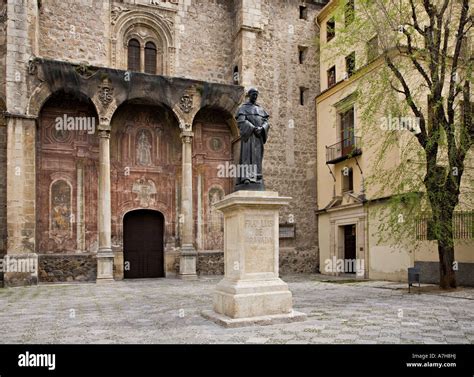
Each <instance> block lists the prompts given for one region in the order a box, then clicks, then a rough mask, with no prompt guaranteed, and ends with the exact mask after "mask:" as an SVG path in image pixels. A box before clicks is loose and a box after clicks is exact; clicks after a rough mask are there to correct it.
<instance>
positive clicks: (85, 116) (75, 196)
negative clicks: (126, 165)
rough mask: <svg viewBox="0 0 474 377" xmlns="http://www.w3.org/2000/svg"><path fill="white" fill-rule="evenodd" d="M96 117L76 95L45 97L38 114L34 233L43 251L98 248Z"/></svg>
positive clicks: (87, 101)
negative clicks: (35, 226)
mask: <svg viewBox="0 0 474 377" xmlns="http://www.w3.org/2000/svg"><path fill="white" fill-rule="evenodd" d="M98 125H99V122H98V116H97V112H96V110H95V107H94V105H93V103H92V101H91V100H90V99H89V98H87V97H86V96H84V95H82V94H80V93H65V92H63V91H60V92H56V93H54V94H52V95H50V96H49V98H48V99H47V100H46V102H45V103H44V105H43V106H42V108H41V110H40V113H39V117H38V131H37V133H36V137H37V143H36V145H37V148H36V208H37V211H36V224H37V228H36V237H37V245H38V251H39V252H40V253H44V254H50V253H63V252H64V253H71V252H95V251H97V184H98V183H97V177H98V170H97V167H98V150H99V144H98V138H97V128H98Z"/></svg>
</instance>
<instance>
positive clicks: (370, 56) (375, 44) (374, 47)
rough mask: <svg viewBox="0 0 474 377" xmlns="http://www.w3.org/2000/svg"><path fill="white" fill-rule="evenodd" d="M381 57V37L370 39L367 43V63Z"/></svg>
mask: <svg viewBox="0 0 474 377" xmlns="http://www.w3.org/2000/svg"><path fill="white" fill-rule="evenodd" d="M378 56H379V36H378V35H376V36H375V37H373V38H371V39H369V41H368V42H367V63H370V62H372V61H373V60H375V59H376V58H377V57H378Z"/></svg>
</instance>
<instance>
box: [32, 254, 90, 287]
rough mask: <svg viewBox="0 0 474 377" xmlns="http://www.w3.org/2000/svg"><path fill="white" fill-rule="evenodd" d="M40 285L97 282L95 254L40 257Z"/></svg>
mask: <svg viewBox="0 0 474 377" xmlns="http://www.w3.org/2000/svg"><path fill="white" fill-rule="evenodd" d="M38 276H39V282H40V283H46V282H47V283H52V282H85V281H95V279H96V276H97V261H96V258H95V255H94V254H83V255H77V254H75V255H39V256H38Z"/></svg>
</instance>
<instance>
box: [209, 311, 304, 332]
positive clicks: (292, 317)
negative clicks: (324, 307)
mask: <svg viewBox="0 0 474 377" xmlns="http://www.w3.org/2000/svg"><path fill="white" fill-rule="evenodd" d="M201 315H202V316H203V317H204V318H206V319H208V320H210V321H212V322H215V323H217V324H218V325H220V326H223V327H226V328H236V327H247V326H268V325H275V324H279V323H290V322H302V321H305V320H306V314H305V313H301V312H297V311H294V310H292V311H291V313H287V314H274V315H264V316H260V317H249V318H230V317H227V316H225V315H222V314H219V313H216V312H215V311H213V310H205V311H203V312H201Z"/></svg>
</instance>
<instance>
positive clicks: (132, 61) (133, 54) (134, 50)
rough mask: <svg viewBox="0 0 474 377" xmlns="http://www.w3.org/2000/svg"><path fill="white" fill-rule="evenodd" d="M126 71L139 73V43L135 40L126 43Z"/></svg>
mask: <svg viewBox="0 0 474 377" xmlns="http://www.w3.org/2000/svg"><path fill="white" fill-rule="evenodd" d="M128 70H129V71H136V72H139V71H140V43H139V42H138V41H137V40H136V39H130V41H129V42H128Z"/></svg>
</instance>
